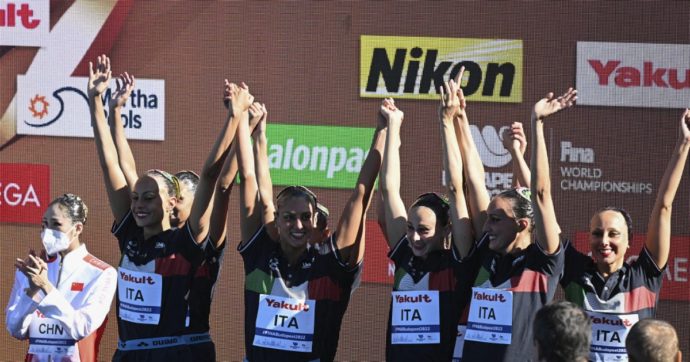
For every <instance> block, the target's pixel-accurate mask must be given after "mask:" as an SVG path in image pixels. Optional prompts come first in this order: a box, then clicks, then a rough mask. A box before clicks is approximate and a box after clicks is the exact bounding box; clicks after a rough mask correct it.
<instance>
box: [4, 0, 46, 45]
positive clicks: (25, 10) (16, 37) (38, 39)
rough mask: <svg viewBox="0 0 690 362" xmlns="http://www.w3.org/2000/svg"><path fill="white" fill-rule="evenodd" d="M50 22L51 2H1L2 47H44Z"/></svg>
mask: <svg viewBox="0 0 690 362" xmlns="http://www.w3.org/2000/svg"><path fill="white" fill-rule="evenodd" d="M49 22H50V1H6V0H0V39H2V40H0V45H16V46H30V47H36V46H43V45H45V43H46V41H47V37H48V31H49V26H50V24H49Z"/></svg>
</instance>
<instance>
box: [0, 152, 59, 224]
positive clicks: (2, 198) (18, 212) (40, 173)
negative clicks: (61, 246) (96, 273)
mask: <svg viewBox="0 0 690 362" xmlns="http://www.w3.org/2000/svg"><path fill="white" fill-rule="evenodd" d="M49 198H50V167H49V166H48V165H32V164H11V163H0V222H16V223H29V224H38V225H40V224H41V219H42V218H43V212H44V211H45V210H44V208H45V207H46V206H47V205H48V203H49V202H50V199H49Z"/></svg>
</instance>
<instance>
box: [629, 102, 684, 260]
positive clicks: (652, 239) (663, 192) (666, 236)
mask: <svg viewBox="0 0 690 362" xmlns="http://www.w3.org/2000/svg"><path fill="white" fill-rule="evenodd" d="M689 127H690V110H688V109H686V110H685V112H683V116H682V117H681V118H680V136H679V137H678V142H677V143H676V147H675V149H674V150H673V155H671V160H670V161H669V162H668V166H666V172H664V177H663V178H662V179H661V183H660V184H659V191H658V193H657V196H656V201H655V202H654V209H652V214H651V215H650V216H649V224H647V239H646V240H645V246H646V247H647V250H648V251H649V254H650V255H651V256H652V260H654V263H656V265H657V266H658V267H659V268H664V267H665V266H666V263H667V262H668V254H669V251H670V249H671V211H672V205H673V199H674V198H675V197H676V191H678V185H679V184H680V179H681V178H682V177H683V170H684V169H685V163H686V162H687V159H688V150H689V149H690V130H689V129H688V128H689ZM630 237H632V236H630Z"/></svg>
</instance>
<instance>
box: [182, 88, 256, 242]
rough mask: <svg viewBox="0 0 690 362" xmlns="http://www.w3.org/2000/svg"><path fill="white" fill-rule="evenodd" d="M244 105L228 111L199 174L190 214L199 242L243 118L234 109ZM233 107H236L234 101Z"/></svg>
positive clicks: (203, 235) (192, 226)
mask: <svg viewBox="0 0 690 362" xmlns="http://www.w3.org/2000/svg"><path fill="white" fill-rule="evenodd" d="M225 84H226V87H230V84H229V83H228V81H227V79H226V80H225ZM244 93H246V95H249V89H246V92H244ZM249 96H250V97H251V95H249ZM242 106H243V104H238V105H237V108H233V109H232V111H230V112H228V116H227V118H226V120H225V123H224V124H223V128H222V129H221V131H220V133H219V134H218V138H216V141H215V142H214V143H213V146H212V147H211V151H210V152H209V154H208V157H207V158H206V162H204V166H203V167H202V169H201V174H200V175H199V185H198V186H197V189H196V193H195V194H194V202H193V203H192V211H191V213H190V214H189V223H190V224H189V226H190V228H191V230H192V233H194V235H195V237H196V241H197V242H202V241H203V240H204V239H205V238H206V235H208V230H209V225H210V221H211V208H210V207H209V206H210V205H211V200H212V199H213V193H214V190H215V186H216V180H217V179H218V176H219V175H220V172H221V169H222V168H223V162H224V161H225V157H226V156H227V155H228V151H229V148H230V144H231V143H232V140H233V139H234V138H235V133H236V131H237V129H238V123H239V122H240V121H241V119H242V118H241V117H235V116H233V114H234V110H235V109H237V110H238V113H239V110H240V109H241V107H242ZM233 107H235V104H234V103H233ZM214 242H216V243H220V242H221V241H220V240H214Z"/></svg>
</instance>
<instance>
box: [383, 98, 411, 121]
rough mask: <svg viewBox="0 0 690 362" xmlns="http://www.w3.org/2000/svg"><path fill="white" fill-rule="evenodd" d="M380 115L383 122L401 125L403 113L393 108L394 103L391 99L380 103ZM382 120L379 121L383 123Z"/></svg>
mask: <svg viewBox="0 0 690 362" xmlns="http://www.w3.org/2000/svg"><path fill="white" fill-rule="evenodd" d="M380 112H381V115H382V116H383V120H385V121H386V122H387V123H390V122H400V123H402V120H403V118H404V116H405V115H404V114H403V112H402V111H401V110H400V109H398V107H396V106H395V101H394V100H393V98H385V99H384V100H383V102H381V110H380ZM383 120H380V122H381V121H383Z"/></svg>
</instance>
